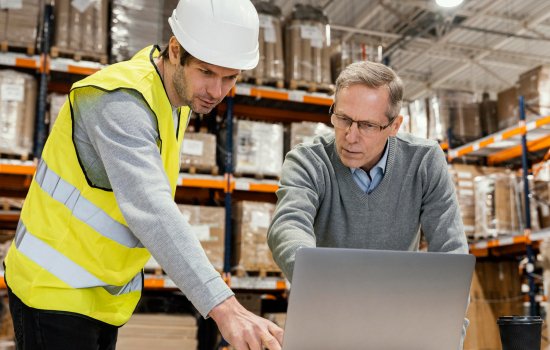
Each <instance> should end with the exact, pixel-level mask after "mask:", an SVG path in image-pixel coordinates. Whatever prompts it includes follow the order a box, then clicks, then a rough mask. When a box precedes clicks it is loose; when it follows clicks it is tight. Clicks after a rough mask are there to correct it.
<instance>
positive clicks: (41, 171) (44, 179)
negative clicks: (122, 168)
mask: <svg viewBox="0 0 550 350" xmlns="http://www.w3.org/2000/svg"><path fill="white" fill-rule="evenodd" d="M35 181H36V182H37V183H38V184H39V185H40V187H41V188H42V190H44V191H45V192H46V193H48V194H49V195H50V196H52V198H53V199H55V200H57V201H58V202H60V203H61V204H63V205H65V206H66V207H67V208H68V209H69V210H70V211H71V212H72V213H73V215H74V216H75V217H76V218H78V219H79V220H81V221H82V222H85V223H86V224H88V225H90V227H92V228H93V229H94V230H95V231H97V232H98V233H100V234H102V235H103V236H105V237H107V238H109V239H111V240H113V241H115V242H117V243H119V244H122V245H123V246H126V247H128V248H135V247H138V248H143V244H142V243H141V242H140V241H139V239H137V237H136V236H134V234H133V233H132V231H130V229H129V228H128V227H126V226H125V225H123V224H121V223H119V222H118V221H116V220H114V219H113V218H111V217H110V216H109V215H107V213H105V212H104V211H103V210H102V209H101V208H98V207H97V206H95V205H94V204H93V203H91V202H90V201H89V200H87V199H86V198H84V197H82V196H81V195H80V192H79V191H78V190H77V189H76V188H75V187H74V186H73V185H71V184H69V183H68V182H66V181H65V180H63V179H62V178H61V177H59V176H58V175H57V174H56V173H54V172H53V171H52V170H51V169H49V168H48V165H47V164H46V162H45V161H44V160H41V161H40V164H39V165H38V168H37V170H36V176H35Z"/></svg>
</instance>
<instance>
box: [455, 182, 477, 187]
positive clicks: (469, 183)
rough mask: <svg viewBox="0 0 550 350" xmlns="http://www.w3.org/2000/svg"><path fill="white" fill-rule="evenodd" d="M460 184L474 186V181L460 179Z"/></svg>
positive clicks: (460, 185) (461, 185)
mask: <svg viewBox="0 0 550 350" xmlns="http://www.w3.org/2000/svg"><path fill="white" fill-rule="evenodd" d="M458 186H459V187H474V183H473V182H472V181H459V182H458Z"/></svg>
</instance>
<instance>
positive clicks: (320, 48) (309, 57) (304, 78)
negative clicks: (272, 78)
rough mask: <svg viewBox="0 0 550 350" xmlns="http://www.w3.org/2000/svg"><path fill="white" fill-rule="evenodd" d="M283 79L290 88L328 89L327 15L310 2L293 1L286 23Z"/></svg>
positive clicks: (329, 76)
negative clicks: (298, 2)
mask: <svg viewBox="0 0 550 350" xmlns="http://www.w3.org/2000/svg"><path fill="white" fill-rule="evenodd" d="M285 35H286V44H285V48H286V62H285V67H286V80H287V81H288V83H289V87H290V88H291V89H296V88H297V87H307V88H308V89H309V90H318V89H323V90H330V89H331V86H332V85H331V83H332V79H331V74H330V43H329V41H330V32H329V26H328V18H327V16H326V15H325V14H324V13H323V11H322V10H321V9H319V8H317V7H314V6H311V5H303V4H296V5H295V6H294V10H293V12H292V15H291V18H290V19H289V20H288V22H287V24H286V34H285Z"/></svg>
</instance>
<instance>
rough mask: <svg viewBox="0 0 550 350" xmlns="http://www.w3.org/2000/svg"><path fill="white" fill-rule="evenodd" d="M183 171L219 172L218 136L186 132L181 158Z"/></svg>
mask: <svg viewBox="0 0 550 350" xmlns="http://www.w3.org/2000/svg"><path fill="white" fill-rule="evenodd" d="M180 160H181V161H180V164H181V169H184V170H188V169H190V168H195V169H197V170H201V171H214V170H216V172H217V166H216V135H213V134H207V133H202V132H199V133H195V132H186V133H185V137H184V139H183V145H182V149H181V157H180Z"/></svg>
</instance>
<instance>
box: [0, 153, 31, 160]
mask: <svg viewBox="0 0 550 350" xmlns="http://www.w3.org/2000/svg"><path fill="white" fill-rule="evenodd" d="M29 158H30V154H29V153H26V154H14V153H3V152H0V159H16V160H21V161H27V160H29Z"/></svg>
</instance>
